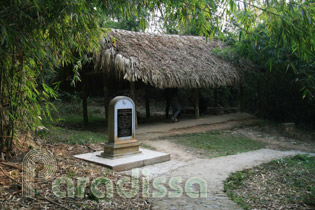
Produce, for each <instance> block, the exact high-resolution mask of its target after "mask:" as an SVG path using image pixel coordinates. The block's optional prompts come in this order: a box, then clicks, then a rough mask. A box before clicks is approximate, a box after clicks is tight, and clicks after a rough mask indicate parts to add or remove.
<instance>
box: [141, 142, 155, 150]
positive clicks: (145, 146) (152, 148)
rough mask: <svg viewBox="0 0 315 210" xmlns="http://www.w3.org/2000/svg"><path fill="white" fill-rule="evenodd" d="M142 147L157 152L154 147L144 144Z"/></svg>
mask: <svg viewBox="0 0 315 210" xmlns="http://www.w3.org/2000/svg"><path fill="white" fill-rule="evenodd" d="M141 147H142V148H144V149H149V150H156V148H155V147H152V146H150V145H148V144H144V143H141Z"/></svg>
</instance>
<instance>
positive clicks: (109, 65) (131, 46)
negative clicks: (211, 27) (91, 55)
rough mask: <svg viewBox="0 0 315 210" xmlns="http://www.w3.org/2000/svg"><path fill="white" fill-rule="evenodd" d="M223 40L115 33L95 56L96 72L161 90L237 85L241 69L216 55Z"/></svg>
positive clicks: (125, 32) (105, 39)
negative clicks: (111, 74)
mask: <svg viewBox="0 0 315 210" xmlns="http://www.w3.org/2000/svg"><path fill="white" fill-rule="evenodd" d="M222 47H223V44H222V43H221V41H219V40H213V41H212V42H206V40H205V38H204V37H197V36H179V35H165V34H150V33H141V32H131V31H125V30H117V29H112V32H110V33H109V34H108V35H107V37H103V39H102V41H101V50H100V52H99V53H97V54H96V55H95V70H96V71H105V72H109V71H113V72H114V73H115V74H117V75H118V76H120V77H122V78H124V79H126V80H128V81H139V80H141V81H143V82H144V83H146V84H150V85H152V86H154V87H157V88H174V87H178V88H201V87H219V86H229V85H235V84H236V83H238V82H239V80H240V73H239V71H238V69H237V68H236V67H235V66H233V65H232V64H230V63H229V62H227V61H225V60H224V59H222V58H220V57H218V56H216V55H214V54H212V53H211V52H212V50H213V49H214V48H222Z"/></svg>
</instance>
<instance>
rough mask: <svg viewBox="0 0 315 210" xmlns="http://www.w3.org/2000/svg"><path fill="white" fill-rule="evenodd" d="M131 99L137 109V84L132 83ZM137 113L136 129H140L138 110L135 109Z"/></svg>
mask: <svg viewBox="0 0 315 210" xmlns="http://www.w3.org/2000/svg"><path fill="white" fill-rule="evenodd" d="M130 98H131V99H132V100H133V102H134V103H135V107H137V106H136V86H135V82H130ZM135 111H136V115H135V118H136V119H135V122H136V128H138V117H137V109H135Z"/></svg>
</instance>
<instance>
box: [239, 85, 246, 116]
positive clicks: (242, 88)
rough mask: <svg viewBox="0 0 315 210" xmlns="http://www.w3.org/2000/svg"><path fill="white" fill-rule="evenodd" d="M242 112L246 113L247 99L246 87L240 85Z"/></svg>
mask: <svg viewBox="0 0 315 210" xmlns="http://www.w3.org/2000/svg"><path fill="white" fill-rule="evenodd" d="M239 100H240V112H244V111H245V110H244V109H245V108H244V106H245V97H244V87H243V85H240V99H239Z"/></svg>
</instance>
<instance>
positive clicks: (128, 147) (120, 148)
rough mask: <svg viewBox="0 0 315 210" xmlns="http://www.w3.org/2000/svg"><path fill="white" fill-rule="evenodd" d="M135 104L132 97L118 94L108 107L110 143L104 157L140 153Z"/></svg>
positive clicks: (112, 157) (106, 146)
mask: <svg viewBox="0 0 315 210" xmlns="http://www.w3.org/2000/svg"><path fill="white" fill-rule="evenodd" d="M135 119H136V111H135V104H134V102H133V101H132V99H131V98H129V97H125V96H117V97H115V98H114V99H113V100H111V102H110V104H109V107H108V143H107V144H105V146H104V152H103V153H102V154H101V156H102V157H106V158H111V159H114V158H116V157H121V156H125V155H132V154H136V153H140V152H141V151H140V150H139V146H140V144H139V142H138V141H137V140H136V138H135Z"/></svg>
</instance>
